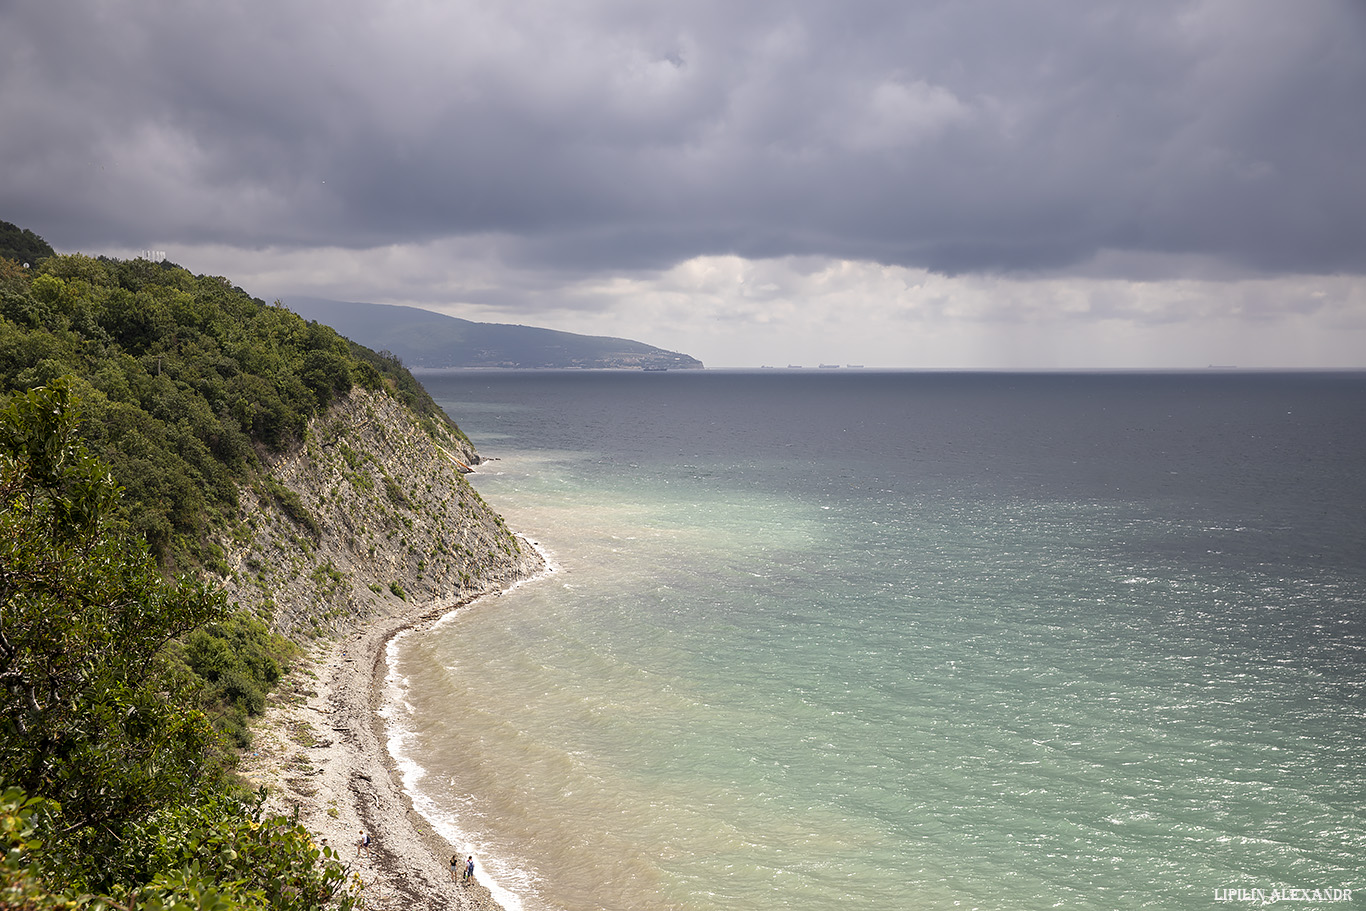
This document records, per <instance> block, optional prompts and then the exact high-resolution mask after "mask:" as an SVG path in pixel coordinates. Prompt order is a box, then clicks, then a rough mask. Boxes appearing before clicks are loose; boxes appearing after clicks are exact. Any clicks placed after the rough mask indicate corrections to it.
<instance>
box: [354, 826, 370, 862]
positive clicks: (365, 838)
mask: <svg viewBox="0 0 1366 911" xmlns="http://www.w3.org/2000/svg"><path fill="white" fill-rule="evenodd" d="M362 851H364V852H365V855H366V856H367V857H369V856H370V836H369V835H366V834H365V830H364V829H361V830H360V840H359V841H357V842H356V856H357V857H360V852H362Z"/></svg>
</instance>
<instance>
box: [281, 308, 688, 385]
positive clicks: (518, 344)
mask: <svg viewBox="0 0 1366 911" xmlns="http://www.w3.org/2000/svg"><path fill="white" fill-rule="evenodd" d="M281 303H283V304H284V305H285V306H286V307H288V308H289V309H290V310H293V311H294V312H295V313H297V314H299V315H300V316H302V317H303V318H304V319H309V320H315V321H317V322H320V323H323V324H325V325H328V326H332V327H333V328H335V329H336V330H337V331H338V332H339V333H341V334H342V335H344V336H346V337H347V338H349V339H351V340H352V341H354V342H357V343H358V344H361V345H365V346H366V347H367V348H372V349H374V350H376V351H388V352H389V353H390V354H394V355H396V356H397V357H398V358H399V360H401V361H402V362H403V363H404V365H406V366H408V367H423V368H441V367H512V368H521V369H538V368H561V369H563V368H594V369H626V370H631V369H634V370H700V369H702V366H703V365H702V362H701V361H699V360H698V359H697V358H695V357H691V356H690V355H687V354H680V353H679V352H677V351H666V350H664V349H663V348H656V347H654V346H653V345H647V344H645V343H644V342H637V341H632V340H631V339H625V338H612V337H610V336H594V335H577V334H575V333H573V332H560V331H557V330H555V329H539V328H536V327H534V326H513V325H507V324H504V323H476V322H473V321H471V320H467V319H460V318H458V317H454V316H446V315H444V314H441V313H433V312H432V311H430V310H422V309H420V308H417V307H400V306H394V305H391V304H366V303H356V302H353V301H334V300H325V299H322V298H314V297H290V298H287V299H283V300H282V301H281Z"/></svg>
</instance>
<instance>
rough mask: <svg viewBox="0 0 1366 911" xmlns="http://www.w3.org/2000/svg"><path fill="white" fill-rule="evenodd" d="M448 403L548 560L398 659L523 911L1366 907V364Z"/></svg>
mask: <svg viewBox="0 0 1366 911" xmlns="http://www.w3.org/2000/svg"><path fill="white" fill-rule="evenodd" d="M419 379H420V380H421V381H422V383H423V384H424V385H425V386H426V388H427V390H428V391H429V392H430V393H431V394H432V396H433V397H434V398H435V399H436V401H437V402H438V403H439V404H440V405H441V406H442V407H443V408H444V409H445V410H446V411H447V412H448V413H449V414H450V415H451V417H453V418H454V419H455V420H456V421H457V422H458V423H459V424H460V426H461V427H462V428H463V429H464V430H465V431H466V432H467V433H468V435H469V436H470V437H471V438H472V440H473V441H474V443H475V444H476V446H477V447H478V449H479V451H480V452H481V454H482V455H483V456H484V457H485V458H486V459H487V460H488V461H486V462H484V463H483V464H481V465H480V466H479V467H478V470H477V472H476V473H475V474H474V475H472V476H471V481H472V482H473V483H474V485H475V487H476V489H477V490H478V492H479V493H480V495H481V496H482V497H483V498H484V499H485V500H486V501H487V502H488V503H489V504H490V505H492V506H493V507H494V508H495V509H496V510H497V511H499V512H500V513H501V514H502V515H503V516H504V517H505V518H506V520H507V522H508V524H509V525H510V526H511V527H512V528H514V529H515V530H517V531H518V532H520V533H521V534H523V535H525V536H526V537H527V538H528V539H529V540H530V541H532V542H535V546H537V547H538V548H540V549H541V550H542V551H543V552H544V553H545V554H546V555H547V557H548V558H549V560H550V563H551V567H552V569H551V571H550V572H548V573H546V574H545V575H543V576H541V577H539V578H537V579H534V580H532V581H529V582H526V583H524V584H522V585H520V586H519V587H517V588H515V589H513V590H511V591H508V592H506V593H504V594H502V595H499V596H494V597H487V598H484V599H482V600H481V601H479V602H478V603H477V604H476V605H475V606H473V607H471V608H467V609H462V610H459V611H456V612H454V613H452V614H451V615H449V616H448V617H446V618H445V619H444V620H442V621H441V622H440V623H438V624H437V625H436V626H435V627H434V628H431V629H427V630H424V631H422V632H414V633H409V634H405V635H404V636H402V637H400V638H399V639H397V640H395V642H394V643H393V644H392V645H391V647H390V651H389V683H388V693H387V700H388V701H387V707H386V709H385V717H386V719H387V724H388V729H389V735H390V740H389V748H390V750H391V752H392V754H393V756H394V757H395V759H396V760H397V762H398V764H399V766H400V768H401V769H402V771H403V776H404V782H405V786H406V787H407V789H408V790H409V792H410V793H411V794H412V796H413V798H414V801H415V804H416V806H417V807H418V809H419V810H420V811H421V813H422V814H423V815H424V816H425V817H426V818H427V819H428V820H429V821H430V823H431V825H432V826H433V827H434V828H435V829H436V830H437V831H439V832H440V833H441V834H443V835H445V836H446V837H447V838H448V839H449V840H450V841H451V842H452V843H453V844H455V845H457V846H459V847H460V850H461V852H462V854H463V853H465V852H468V853H471V854H473V855H474V857H475V860H476V864H477V870H478V872H477V876H478V877H479V879H480V880H481V881H483V882H484V883H485V884H487V885H489V886H490V888H492V889H493V890H494V892H495V895H496V897H497V898H498V899H499V900H500V901H501V902H502V903H503V904H504V906H505V907H507V908H508V909H510V911H515V909H524V911H544V909H557V911H587V909H595V911H596V909H632V911H652V909H671V911H694V909H696V911H701V909H708V911H713V909H717V911H777V909H786V911H807V909H811V911H816V909H841V911H847V909H851V908H857V909H884V908H885V909H984V911H985V909H991V911H996V909H1048V908H1081V909H1186V908H1191V909H1203V908H1234V907H1248V906H1259V905H1262V904H1272V903H1276V904H1284V906H1285V907H1290V908H1296V909H1308V908H1318V907H1325V908H1330V907H1331V908H1344V909H1345V908H1353V907H1356V908H1360V907H1366V876H1363V869H1364V868H1366V723H1364V722H1366V373H1361V372H1343V373H1338V372H1302V373H1281V372H1240V371H1225V370H1210V371H1200V372H1187V373H1128V372H1096V373H1088V372H1060V373H995V372H986V373H970V372H963V373H960V372H917V371H902V372H883V371H874V370H856V369H844V368H841V369H838V370H819V371H818V370H805V371H796V370H791V371H789V370H754V371H711V370H709V371H687V372H679V371H668V372H652V373H647V372H626V371H601V372H599V371H534V372H519V371H487V370H485V371H472V370H471V371H426V372H422V373H420V374H419Z"/></svg>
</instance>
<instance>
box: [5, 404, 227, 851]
mask: <svg viewBox="0 0 1366 911" xmlns="http://www.w3.org/2000/svg"><path fill="white" fill-rule="evenodd" d="M117 497H118V489H117V488H116V487H115V486H114V483H113V481H112V479H111V478H110V477H109V474H108V471H107V470H106V469H105V468H104V466H103V465H102V464H101V463H100V462H99V461H98V460H96V459H95V458H93V457H92V456H91V455H90V454H89V453H88V452H86V450H85V446H84V444H83V443H81V441H80V439H79V437H78V436H77V410H76V407H75V405H74V404H73V402H72V401H71V396H70V391H69V385H68V383H66V382H58V383H56V384H54V385H52V386H48V387H41V388H38V389H35V390H32V391H30V392H28V393H26V394H21V395H18V396H16V397H15V398H14V399H13V400H12V401H11V402H10V404H9V405H8V406H7V407H6V408H5V409H4V410H3V412H0V498H2V499H0V503H3V505H4V510H3V512H0V781H4V782H6V783H8V784H11V785H17V786H19V787H21V788H23V789H24V790H25V791H27V792H28V793H30V794H33V795H37V796H41V797H44V798H47V799H50V800H55V801H58V802H59V803H60V804H61V808H62V817H63V824H64V826H65V827H66V829H67V831H68V832H69V833H70V834H72V835H73V837H74V840H73V841H72V844H73V846H74V847H76V848H78V849H80V850H83V851H95V852H97V853H98V851H99V850H100V849H101V848H102V847H103V848H107V845H103V844H102V843H103V842H106V841H108V840H109V837H110V834H111V833H113V832H115V831H117V828H118V827H119V826H121V825H122V824H124V823H125V822H126V821H127V820H129V819H136V818H137V817H138V816H140V815H143V814H145V813H146V812H148V808H149V807H152V806H155V805H156V804H157V803H158V802H161V801H164V800H166V799H168V798H170V797H173V796H176V795H182V794H185V793H192V792H193V791H194V789H195V788H196V787H198V785H199V784H200V783H201V780H202V779H203V777H204V775H205V774H206V772H208V771H210V770H209V768H208V766H207V765H206V757H207V756H208V755H209V752H210V747H211V745H212V743H213V741H214V734H213V731H212V728H211V726H210V725H209V724H208V722H207V720H206V719H205V718H204V716H203V715H202V714H201V713H199V712H194V711H191V712H180V711H176V710H174V709H173V708H172V706H171V704H170V702H169V701H168V699H167V696H168V695H169V694H167V693H166V692H164V691H161V690H159V689H158V688H157V683H158V680H159V678H158V675H157V674H156V673H155V668H156V667H157V657H156V656H157V655H158V654H159V653H160V652H161V650H162V647H163V646H164V645H166V643H167V642H169V641H170V640H171V639H173V638H175V637H177V636H180V635H182V634H184V633H186V632H188V631H190V630H192V629H194V628H196V627H198V626H200V625H201V624H203V623H205V622H207V621H208V620H211V619H215V618H218V617H221V616H223V615H224V613H225V603H224V600H223V598H222V596H221V594H218V593H216V592H214V591H212V590H210V589H209V588H208V587H207V586H205V585H204V584H203V583H200V582H197V581H194V580H192V579H189V578H182V579H179V580H176V581H167V580H165V579H163V578H162V576H161V575H160V574H159V573H158V571H157V568H156V564H155V562H154V561H153V560H152V558H151V557H150V555H149V554H148V552H147V548H146V545H145V544H143V543H142V542H141V541H140V540H139V539H137V538H136V537H134V536H132V535H130V534H129V533H128V532H127V530H126V529H125V528H122V527H120V526H119V525H118V524H116V523H114V522H112V521H110V519H109V517H110V516H111V515H112V514H113V509H114V506H115V504H116V501H117Z"/></svg>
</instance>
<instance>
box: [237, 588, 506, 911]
mask: <svg viewBox="0 0 1366 911" xmlns="http://www.w3.org/2000/svg"><path fill="white" fill-rule="evenodd" d="M500 594H501V591H499V590H491V591H489V592H486V593H484V594H481V595H478V596H476V597H477V598H487V597H498V596H499V595H500ZM474 600H476V598H468V599H465V600H463V601H458V602H451V603H444V604H429V605H425V606H414V607H413V608H412V609H411V610H410V611H407V612H402V613H398V614H395V615H392V616H387V617H380V618H377V619H376V620H375V621H374V622H373V623H371V624H370V625H369V626H368V627H365V628H363V629H360V630H354V631H352V632H351V633H349V634H348V635H346V636H345V637H342V638H338V639H331V640H327V641H322V640H319V641H318V642H317V643H316V644H315V645H314V646H313V648H312V649H311V651H310V652H309V653H308V654H307V656H306V657H304V658H301V659H300V660H299V661H297V662H296V665H295V667H294V668H293V670H292V671H291V673H290V674H289V675H288V676H287V678H286V679H285V680H284V681H282V685H281V687H280V688H279V690H277V692H276V693H275V694H274V697H273V699H272V703H271V705H270V706H269V707H268V708H267V710H266V712H265V713H264V715H263V717H262V718H261V719H259V723H258V724H257V725H256V726H255V727H254V728H253V731H254V743H253V747H252V750H251V752H249V753H248V754H246V755H244V756H243V757H242V760H241V763H240V765H239V772H240V773H241V774H242V776H243V777H244V778H246V779H248V780H249V781H251V782H253V783H256V784H262V785H265V786H266V787H267V789H268V792H269V796H268V798H267V804H268V806H269V807H270V808H271V809H272V810H275V811H278V812H282V813H285V814H293V813H295V812H297V813H298V819H299V821H300V822H301V823H302V824H303V825H304V826H305V827H306V828H307V829H308V830H309V831H310V832H312V833H313V834H314V836H315V837H316V838H317V839H318V841H319V842H320V843H322V844H326V845H327V846H329V847H331V848H332V849H334V850H335V851H336V852H337V853H338V855H339V856H340V859H341V861H342V862H343V863H344V864H345V865H346V866H347V867H348V869H349V870H350V871H351V872H352V873H353V874H354V875H355V876H356V877H357V879H358V882H359V884H360V886H361V888H362V889H363V895H364V897H365V905H366V907H367V908H395V909H397V908H402V909H407V911H413V909H438V908H440V909H449V908H459V909H488V911H501V906H500V905H499V904H498V903H497V902H495V901H494V900H493V898H492V897H491V895H490V893H489V890H488V889H487V888H485V887H484V886H483V885H482V884H480V883H479V882H478V878H479V869H478V865H479V858H475V864H476V875H475V877H474V879H472V880H471V881H470V882H469V884H468V885H461V884H459V883H455V882H452V881H451V876H450V859H451V855H452V854H455V853H456V847H455V846H452V845H450V844H448V843H447V842H446V841H444V840H443V839H441V838H440V837H439V836H437V835H435V834H434V833H433V832H432V830H431V827H430V826H429V825H428V824H427V822H426V820H425V819H423V818H422V817H421V816H420V815H419V814H418V813H417V812H415V811H414V810H413V808H412V805H411V802H410V801H409V799H408V797H407V795H406V794H405V793H404V791H403V789H402V787H401V785H400V782H399V780H398V776H397V770H396V768H395V767H394V763H393V762H392V760H391V759H390V757H389V753H388V750H387V749H386V746H385V734H384V730H383V722H382V720H381V719H380V718H379V715H378V714H377V710H378V709H379V705H380V699H381V697H382V693H383V684H384V678H385V673H386V670H387V668H386V664H385V652H386V647H387V645H388V643H389V641H390V640H391V639H392V638H393V637H394V636H395V635H397V634H398V633H400V632H403V631H405V630H409V629H421V628H423V627H425V626H428V625H430V624H432V623H434V622H436V621H437V620H439V619H440V618H441V617H443V616H445V615H446V614H448V613H449V612H451V611H452V610H456V609H459V608H463V607H465V606H467V605H469V604H470V603H472V602H473V601H474ZM362 831H364V832H368V833H370V836H371V839H372V845H371V847H370V848H369V850H368V851H358V850H357V842H358V840H359V838H360V833H361V832H362ZM461 859H462V861H463V859H464V855H461Z"/></svg>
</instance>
